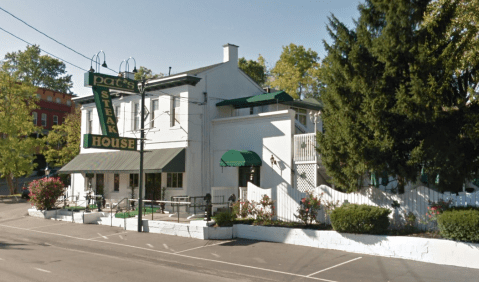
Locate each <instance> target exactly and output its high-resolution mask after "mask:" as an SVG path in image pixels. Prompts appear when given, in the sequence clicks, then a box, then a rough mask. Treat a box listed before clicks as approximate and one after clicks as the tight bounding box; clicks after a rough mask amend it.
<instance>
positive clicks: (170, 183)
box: [166, 172, 183, 188]
mask: <svg viewBox="0 0 479 282" xmlns="http://www.w3.org/2000/svg"><path fill="white" fill-rule="evenodd" d="M166 186H167V187H168V188H183V173H182V172H168V173H167V174H166Z"/></svg>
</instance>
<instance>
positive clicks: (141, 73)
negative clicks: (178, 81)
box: [135, 66, 165, 80]
mask: <svg viewBox="0 0 479 282" xmlns="http://www.w3.org/2000/svg"><path fill="white" fill-rule="evenodd" d="M164 76H165V75H164V74H163V73H161V72H160V73H157V74H154V73H153V71H152V70H150V69H149V68H145V67H143V66H140V68H139V69H138V72H137V73H135V80H142V79H152V78H160V77H164Z"/></svg>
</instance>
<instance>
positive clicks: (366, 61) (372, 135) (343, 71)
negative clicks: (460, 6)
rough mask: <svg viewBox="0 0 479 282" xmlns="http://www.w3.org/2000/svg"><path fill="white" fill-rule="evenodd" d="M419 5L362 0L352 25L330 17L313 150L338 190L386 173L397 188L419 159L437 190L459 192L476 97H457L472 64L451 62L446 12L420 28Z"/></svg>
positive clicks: (455, 49)
mask: <svg viewBox="0 0 479 282" xmlns="http://www.w3.org/2000/svg"><path fill="white" fill-rule="evenodd" d="M428 2H429V1H406V0H399V1H389V0H377V1H370V0H367V1H365V4H363V5H360V6H359V11H360V18H359V20H358V21H357V24H356V26H355V28H354V30H350V29H348V28H347V27H346V26H345V25H344V24H343V23H341V22H340V21H339V20H338V19H337V18H335V17H334V16H332V17H331V18H330V21H329V25H328V30H329V32H330V35H331V37H332V39H333V43H332V44H331V45H329V44H326V43H325V47H326V50H327V52H328V55H327V56H326V57H325V59H324V60H323V62H322V67H321V76H320V78H321V81H322V83H324V85H326V86H325V89H324V91H323V92H322V95H321V97H322V102H323V103H324V110H323V114H322V120H323V122H324V127H325V129H326V131H325V133H324V134H322V133H319V134H318V151H319V153H320V154H321V156H322V161H323V164H324V165H325V167H326V168H327V171H328V174H329V175H330V176H331V177H332V179H333V182H334V183H335V184H336V185H337V186H338V187H340V188H342V189H343V190H347V191H356V190H358V189H360V188H361V185H362V184H363V183H364V182H365V181H363V180H364V179H365V177H366V175H367V173H368V172H370V171H385V170H386V171H388V173H389V175H393V176H394V177H396V176H397V179H398V182H399V185H398V189H399V192H402V191H404V189H403V188H404V185H405V184H406V183H407V182H408V181H411V182H416V178H417V176H418V172H419V171H420V170H421V168H422V167H423V166H424V167H425V173H428V174H430V175H436V174H438V173H439V175H440V176H441V181H440V183H439V188H440V189H441V190H442V191H444V190H446V189H447V190H450V191H459V190H461V189H462V183H463V181H464V179H465V178H468V177H470V176H471V175H473V174H474V173H475V172H477V171H478V170H479V147H478V146H477V144H478V141H479V129H478V126H479V103H478V101H477V100H474V101H472V102H470V103H469V104H466V103H467V102H468V101H470V99H469V98H470V97H471V95H470V92H471V90H475V91H476V90H477V83H478V81H479V75H478V74H479V73H478V70H479V63H478V64H475V65H474V66H471V65H468V66H464V65H462V64H461V62H460V60H459V58H460V57H461V56H462V54H463V53H462V50H461V49H460V48H459V45H457V40H459V39H458V38H456V37H451V36H450V35H449V33H448V30H451V29H450V27H451V26H452V25H453V22H452V20H451V17H449V16H450V10H441V11H442V12H443V13H442V12H441V13H440V14H441V15H442V16H438V17H436V18H435V19H434V21H435V26H436V27H435V28H434V26H431V25H428V26H427V27H423V26H422V25H421V24H422V23H423V15H424V13H425V12H426V10H427V8H428V5H427V4H428ZM440 9H453V8H452V7H450V6H447V7H446V6H444V7H442V6H441V7H440ZM447 15H449V16H447ZM476 46H477V45H476ZM477 62H479V60H477ZM470 178H473V177H470Z"/></svg>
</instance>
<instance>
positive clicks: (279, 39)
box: [0, 0, 363, 96]
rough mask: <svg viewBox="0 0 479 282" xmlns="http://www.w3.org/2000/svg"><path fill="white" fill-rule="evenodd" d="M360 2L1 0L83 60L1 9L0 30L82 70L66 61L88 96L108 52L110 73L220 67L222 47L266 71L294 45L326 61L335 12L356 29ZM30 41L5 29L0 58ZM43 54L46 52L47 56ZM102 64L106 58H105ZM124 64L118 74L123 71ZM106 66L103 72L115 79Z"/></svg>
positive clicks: (76, 87)
mask: <svg viewBox="0 0 479 282" xmlns="http://www.w3.org/2000/svg"><path fill="white" fill-rule="evenodd" d="M360 2H363V1H362V0H361V1H359V0H323V1H321V0H319V1H307V0H284V1H280V0H271V1H267V0H263V1H262V0H257V1H253V0H191V1H190V0H175V1H171V0H170V1H166V0H156V1H153V0H151V1H143V0H137V1H123V0H116V1H110V0H102V1H98V0H82V1H73V0H42V1H35V0H0V8H2V9H4V10H6V11H8V12H9V13H11V14H13V15H15V16H16V17H18V18H20V19H22V20H23V21H25V22H26V23H28V24H29V25H31V26H33V27H35V28H36V29H38V30H39V31H41V32H43V33H45V34H47V35H48V36H50V37H52V38H54V39H55V40H57V41H59V42H61V43H63V44H64V45H66V46H68V47H70V48H71V49H73V50H75V51H76V52H78V53H80V54H82V55H84V56H81V55H79V54H77V53H75V52H73V51H71V50H69V49H67V48H65V47H64V46H62V45H60V44H58V43H56V42H55V41H53V40H51V39H49V38H47V37H46V36H44V35H42V34H41V33H39V32H37V31H35V30H34V29H32V28H31V27H29V26H27V25H25V24H24V23H22V22H21V21H19V20H17V19H15V18H14V17H12V16H11V15H9V14H7V13H5V12H4V11H3V10H0V28H2V29H4V30H6V31H8V32H10V33H12V34H14V35H15V36H17V37H20V38H21V39H23V40H25V41H27V42H29V43H31V44H37V45H40V48H41V49H43V50H45V51H46V52H49V53H51V54H53V55H55V56H57V57H59V58H61V59H63V60H65V61H68V62H69V63H72V64H74V65H76V66H78V67H79V68H77V67H75V66H73V65H70V64H68V63H66V70H67V72H68V74H71V75H72V80H73V88H72V92H73V93H74V94H76V95H78V96H85V95H91V94H92V93H91V88H86V87H84V86H83V74H84V73H85V72H86V70H88V69H90V64H91V58H92V57H96V55H97V54H98V52H100V51H103V52H104V54H105V59H106V63H107V64H108V67H109V68H110V69H113V70H114V71H116V72H118V71H119V69H120V64H121V63H122V61H123V60H127V59H128V58H130V57H132V58H134V60H133V59H130V60H129V61H128V64H129V69H130V71H131V70H132V69H133V67H134V64H135V61H136V67H137V68H139V67H140V66H145V67H147V68H149V69H151V70H152V71H153V73H166V74H167V73H168V68H169V67H170V66H171V67H172V69H171V73H172V74H175V73H180V72H183V71H186V70H190V69H195V68H199V67H203V66H207V65H212V64H216V63H220V62H222V61H223V45H224V44H226V43H231V44H234V45H237V46H239V50H238V53H239V57H240V58H241V57H245V58H246V59H247V60H250V59H251V60H256V59H257V58H258V55H259V54H261V55H262V56H263V57H264V58H265V59H266V62H267V65H268V66H269V67H273V66H274V64H275V63H276V61H277V60H278V59H279V57H280V55H281V52H282V50H283V46H287V45H289V44H290V43H294V44H296V45H303V46H304V47H305V48H306V49H308V48H311V50H313V51H316V52H318V54H319V57H320V58H321V59H322V58H324V56H325V51H324V45H323V40H326V41H327V42H331V39H330V37H329V35H328V33H327V30H326V24H327V22H328V16H330V15H332V14H334V15H335V16H336V17H337V18H338V19H339V20H341V21H342V22H343V23H345V24H346V25H347V26H348V27H350V28H352V27H354V25H353V20H354V19H357V18H358V17H359V12H358V10H357V6H358V4H359V3H360ZM26 46H27V43H25V42H23V41H21V40H19V39H17V38H15V37H13V36H12V35H10V34H8V33H6V32H5V31H3V30H0V60H1V59H3V58H4V56H5V54H6V53H8V52H15V51H18V50H22V51H23V50H25V49H26ZM42 54H45V53H42ZM100 57H101V62H102V63H103V53H100ZM125 65H126V64H125V63H123V65H122V69H121V71H124V70H125ZM114 71H110V70H107V69H105V68H101V70H100V72H101V73H106V74H110V75H116V73H115V72H114Z"/></svg>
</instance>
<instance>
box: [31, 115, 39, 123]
mask: <svg viewBox="0 0 479 282" xmlns="http://www.w3.org/2000/svg"><path fill="white" fill-rule="evenodd" d="M32 116H33V124H34V125H37V122H38V114H37V113H36V112H33V113H32Z"/></svg>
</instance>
